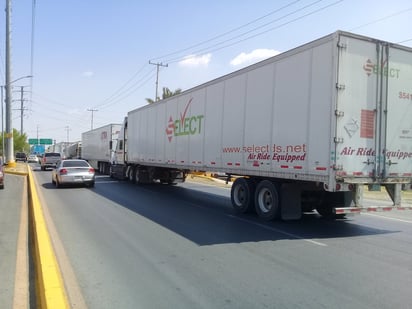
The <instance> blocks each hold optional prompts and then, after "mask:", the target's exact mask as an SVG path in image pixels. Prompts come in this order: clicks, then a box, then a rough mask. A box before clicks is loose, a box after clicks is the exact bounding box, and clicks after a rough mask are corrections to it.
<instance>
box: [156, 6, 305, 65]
mask: <svg viewBox="0 0 412 309" xmlns="http://www.w3.org/2000/svg"><path fill="white" fill-rule="evenodd" d="M300 1H301V0H296V1H293V2H291V3H289V4H287V5H285V6H282V7H280V8H278V9H276V10H273V11H271V12H269V13H267V14H266V15H263V16H261V17H258V18H256V19H254V20H251V21H250V22H248V23H246V24H243V25H241V26H238V27H235V28H233V29H231V30H229V31H226V32H224V33H222V34H219V35H216V36H214V37H212V38H210V39H207V40H205V41H202V42H200V43H196V44H194V45H192V46H189V47H186V48H183V49H180V50H177V51H174V52H171V53H169V54H166V55H163V56H159V57H156V58H153V59H151V60H157V59H163V58H166V57H170V56H173V55H177V54H180V53H182V52H185V51H188V50H190V49H192V48H195V47H198V46H201V45H204V44H206V43H209V42H212V41H214V40H216V39H220V38H222V37H224V36H226V35H228V34H230V33H233V32H236V31H238V30H240V29H242V28H246V27H247V26H250V25H251V24H254V23H256V22H258V21H260V20H262V19H265V18H266V17H268V16H270V15H273V14H275V13H277V12H280V11H282V10H284V9H286V8H288V7H290V6H292V5H294V4H296V3H297V2H300Z"/></svg>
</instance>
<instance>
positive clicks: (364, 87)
mask: <svg viewBox="0 0 412 309" xmlns="http://www.w3.org/2000/svg"><path fill="white" fill-rule="evenodd" d="M338 46H339V47H338V72H337V85H336V87H337V93H338V94H337V107H336V112H335V115H336V122H337V126H336V137H335V145H336V148H335V151H336V153H335V156H336V161H335V162H336V167H337V169H338V170H339V172H338V174H340V175H342V176H343V177H345V178H346V179H347V180H349V179H350V178H372V179H373V180H375V181H376V180H379V181H389V182H391V181H393V182H398V181H399V177H401V178H405V177H406V178H408V177H411V175H412V52H411V50H409V49H407V48H401V47H399V46H394V45H390V44H388V43H384V42H381V41H377V40H372V39H364V38H358V37H356V36H346V35H341V36H340V38H339V42H338ZM403 181H405V179H403Z"/></svg>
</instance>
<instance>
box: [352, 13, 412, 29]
mask: <svg viewBox="0 0 412 309" xmlns="http://www.w3.org/2000/svg"><path fill="white" fill-rule="evenodd" d="M411 10H412V8H408V9H403V10H400V11H398V12H395V13H393V14H390V15H386V16H384V17H382V18H379V19H375V20H373V21H371V22H368V23H366V24H362V25H360V26H357V27H355V28H352V29H350V30H349V31H354V30H357V29H359V28H363V27H366V26H369V25H372V24H376V23H378V22H381V21H383V20H386V19H389V18H392V17H395V16H398V15H401V14H403V13H406V12H408V11H411Z"/></svg>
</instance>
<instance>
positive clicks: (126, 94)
mask: <svg viewBox="0 0 412 309" xmlns="http://www.w3.org/2000/svg"><path fill="white" fill-rule="evenodd" d="M32 5H33V1H32V0H19V1H15V0H14V1H12V10H13V13H12V80H14V79H17V78H19V77H21V76H26V75H30V74H33V76H34V77H33V78H32V79H31V80H30V79H23V80H20V81H18V82H16V83H15V84H14V86H26V87H25V88H24V89H25V90H26V91H28V93H25V95H24V97H25V99H27V101H25V104H24V106H25V112H24V118H23V124H24V131H25V133H26V134H27V135H28V137H29V138H35V137H36V135H37V132H38V133H39V137H40V138H51V139H53V140H56V142H61V141H67V137H69V140H70V141H76V140H80V139H81V133H82V132H84V131H87V130H89V129H90V127H91V116H92V115H91V112H90V111H88V109H97V110H98V111H96V112H94V121H93V126H94V128H96V127H99V126H103V125H105V124H108V123H121V122H122V121H123V118H124V116H126V114H127V112H128V111H130V110H132V109H135V108H137V107H140V106H143V105H145V104H146V100H145V98H154V96H155V70H156V66H154V65H150V64H149V60H151V61H152V62H162V63H164V64H166V63H167V64H168V67H167V68H161V70H160V74H159V90H160V89H161V88H162V87H164V86H166V87H169V88H170V89H171V90H175V89H177V88H181V89H183V90H186V89H189V88H191V87H194V86H196V85H199V84H201V83H203V82H206V81H208V80H211V79H213V78H216V77H219V76H221V75H224V74H227V73H230V72H232V71H235V70H237V69H240V68H242V67H243V66H245V65H248V64H251V63H253V62H256V61H258V60H262V59H264V58H266V57H269V56H271V55H274V54H276V53H278V52H284V51H286V50H289V49H291V48H294V47H297V46H299V45H302V44H304V43H307V42H310V41H312V40H314V39H317V38H319V37H322V36H325V35H327V34H330V33H332V32H334V31H336V30H346V31H350V32H354V33H358V34H362V35H367V36H371V37H374V38H378V39H382V40H386V41H390V42H395V43H400V42H402V43H401V44H402V45H406V46H412V30H411V29H412V3H411V2H410V0H409V1H407V0H394V1H369V0H343V1H339V0H300V1H299V0H292V1H290V0H289V1H284V0H277V1H273V0H255V1H245V0H237V1H234V0H224V1H214V0H209V1H204V0H198V1H193V0H192V1H189V0H176V1H166V0H159V1H139V0H116V1H115V0H88V1H86V0H70V1H62V0H60V1H58V0H57V1H56V0H36V1H35V28H34V41H33V42H34V44H33V46H34V48H33V53H32V49H31V46H32V44H31V42H32V41H31V40H32ZM3 6H4V7H5V1H3ZM2 12H4V11H3V10H2ZM0 25H2V26H1V28H2V29H3V31H1V33H0V42H4V41H5V30H4V29H5V14H4V13H3V14H2V15H1V16H0ZM32 55H33V57H32ZM193 55H195V56H193ZM0 56H1V62H2V63H1V65H0V74H1V77H0V78H1V82H2V84H4V79H5V78H4V71H5V65H4V59H5V51H4V43H1V46H0ZM188 56H192V57H191V58H189V57H188ZM31 59H33V62H32V61H31ZM18 89H20V88H18V87H14V90H18ZM18 99H20V94H19V93H14V94H13V100H18ZM18 108H20V103H19V102H18V101H15V102H13V109H18ZM12 119H13V120H12V121H13V127H15V128H17V129H20V121H21V119H20V112H19V111H18V110H14V111H13V118H12Z"/></svg>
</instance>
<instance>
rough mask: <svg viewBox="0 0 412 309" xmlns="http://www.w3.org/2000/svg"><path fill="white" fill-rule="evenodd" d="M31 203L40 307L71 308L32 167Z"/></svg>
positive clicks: (29, 175)
mask: <svg viewBox="0 0 412 309" xmlns="http://www.w3.org/2000/svg"><path fill="white" fill-rule="evenodd" d="M27 170H28V180H29V196H30V199H29V205H30V213H31V220H32V228H33V230H32V235H33V252H34V264H35V268H36V295H37V303H38V307H39V308H70V306H69V302H68V297H67V293H66V291H65V288H64V283H63V279H62V275H61V272H60V268H59V264H58V262H57V259H56V255H55V253H54V250H53V246H52V244H51V240H50V236H49V233H48V230H47V225H46V222H45V219H44V215H43V210H42V208H41V205H40V201H39V197H38V194H37V190H36V186H35V183H34V180H33V175H32V172H31V169H30V168H29V167H27Z"/></svg>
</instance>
